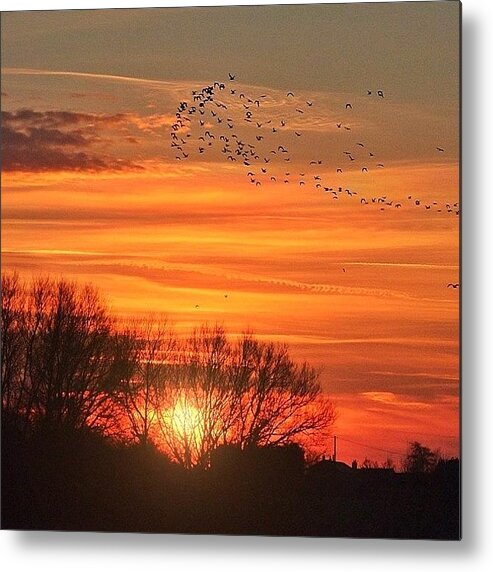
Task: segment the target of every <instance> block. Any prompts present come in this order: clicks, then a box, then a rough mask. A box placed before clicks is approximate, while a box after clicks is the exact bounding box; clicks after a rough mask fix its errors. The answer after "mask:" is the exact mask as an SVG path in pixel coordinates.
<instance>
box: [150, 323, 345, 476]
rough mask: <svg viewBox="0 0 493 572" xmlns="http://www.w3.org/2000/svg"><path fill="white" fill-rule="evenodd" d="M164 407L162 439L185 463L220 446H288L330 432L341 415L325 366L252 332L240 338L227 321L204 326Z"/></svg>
mask: <svg viewBox="0 0 493 572" xmlns="http://www.w3.org/2000/svg"><path fill="white" fill-rule="evenodd" d="M180 355H181V364H180V367H179V368H178V370H177V371H178V375H175V377H174V381H173V382H172V383H169V384H168V385H167V386H166V389H165V393H166V396H165V398H164V400H163V403H168V404H171V406H169V405H168V406H167V407H160V408H159V409H158V412H159V413H158V419H159V424H160V428H161V433H162V438H163V440H164V441H165V442H166V443H167V448H168V449H169V451H170V454H171V456H172V457H173V458H174V459H175V460H177V461H178V462H180V463H182V464H184V465H185V466H191V465H193V464H203V465H207V464H208V462H209V455H210V452H211V451H212V450H214V449H215V448H216V447H217V446H219V445H225V444H235V445H239V446H240V448H246V447H249V446H266V445H282V444H287V443H291V442H295V441H296V440H297V439H299V438H301V437H303V439H306V438H309V437H310V436H314V435H316V434H321V433H323V432H324V431H325V432H327V431H328V430H329V429H330V426H331V425H332V423H333V421H334V410H333V408H332V405H331V404H330V403H329V402H328V400H327V399H325V398H324V396H323V395H322V392H321V388H320V385H319V384H318V373H317V372H316V371H315V370H314V369H313V368H310V367H309V366H308V365H307V364H302V365H298V364H296V363H295V362H293V361H292V360H291V359H290V358H289V355H288V351H287V348H286V347H285V346H280V345H276V344H269V343H264V342H260V341H258V340H256V339H254V338H253V336H251V335H244V336H242V337H241V338H240V339H239V340H238V341H237V342H236V343H233V342H231V341H230V340H228V338H227V336H226V334H225V332H224V330H223V329H222V328H221V327H218V326H216V327H214V328H208V327H205V326H204V327H202V328H200V329H198V330H196V331H195V332H194V333H193V335H192V336H191V338H190V339H189V340H187V341H186V343H185V345H184V346H183V348H182V349H181V350H180Z"/></svg>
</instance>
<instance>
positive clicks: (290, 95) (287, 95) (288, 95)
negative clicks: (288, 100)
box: [286, 91, 294, 97]
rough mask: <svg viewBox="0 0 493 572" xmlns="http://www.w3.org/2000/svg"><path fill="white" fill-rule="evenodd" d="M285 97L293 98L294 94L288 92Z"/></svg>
mask: <svg viewBox="0 0 493 572" xmlns="http://www.w3.org/2000/svg"><path fill="white" fill-rule="evenodd" d="M286 97H294V93H293V92H292V91H288V93H287V94H286Z"/></svg>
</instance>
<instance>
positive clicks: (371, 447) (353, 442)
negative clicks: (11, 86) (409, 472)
mask: <svg viewBox="0 0 493 572" xmlns="http://www.w3.org/2000/svg"><path fill="white" fill-rule="evenodd" d="M337 438H338V439H341V440H342V441H346V442H348V443H352V444H353V445H359V446H360V447H364V448H365V449H375V450H376V451H381V452H383V453H389V454H391V455H397V456H398V457H405V456H406V455H405V454H403V453H398V452H397V451H390V450H389V449H382V448H380V447H375V446H373V445H366V444H365V443H358V441H353V440H352V439H346V438H345V437H340V436H339V435H337Z"/></svg>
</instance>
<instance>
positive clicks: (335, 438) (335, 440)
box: [332, 435, 337, 463]
mask: <svg viewBox="0 0 493 572" xmlns="http://www.w3.org/2000/svg"><path fill="white" fill-rule="evenodd" d="M332 459H333V460H334V463H335V462H336V460H337V437H336V436H335V435H334V455H333V456H332Z"/></svg>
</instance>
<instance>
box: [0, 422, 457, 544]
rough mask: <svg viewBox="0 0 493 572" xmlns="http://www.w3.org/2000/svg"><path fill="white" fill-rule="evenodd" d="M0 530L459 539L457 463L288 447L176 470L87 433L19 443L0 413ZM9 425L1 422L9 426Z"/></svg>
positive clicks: (222, 451) (218, 456)
mask: <svg viewBox="0 0 493 572" xmlns="http://www.w3.org/2000/svg"><path fill="white" fill-rule="evenodd" d="M3 421H4V423H3V431H2V527H3V528H13V529H24V530H25V529H28V530H31V529H33V530H87V531H127V532H168V533H204V534H264V535H293V536H298V535H300V536H303V535H306V536H340V537H388V538H431V539H458V538H459V536H460V530H459V463H458V461H456V460H455V461H441V462H439V463H438V465H437V466H436V467H435V469H434V471H433V472H429V473H394V472H393V471H392V470H382V469H351V468H349V467H347V466H345V465H343V464H342V463H341V464H340V463H333V462H332V461H322V462H320V463H318V464H315V465H312V466H311V467H308V468H307V467H306V466H305V464H304V460H303V452H302V450H301V448H299V447H298V446H296V445H287V446H283V447H263V448H257V447H254V448H247V449H244V450H240V449H239V448H237V447H235V446H231V445H227V446H223V447H219V448H218V449H217V450H216V451H215V452H214V454H213V455H212V456H211V466H210V467H209V468H208V469H202V468H195V469H185V468H183V467H182V466H179V465H178V464H176V463H171V462H170V461H169V460H168V459H167V458H166V457H165V456H164V455H163V454H161V453H159V452H158V451H156V450H155V449H153V448H152V447H150V446H146V447H143V446H141V445H138V446H131V447H128V446H127V447H124V446H116V445H113V444H111V443H110V442H109V441H108V440H107V439H105V438H102V437H101V436H99V435H96V434H93V433H91V432H89V431H77V432H71V433H56V434H53V433H52V434H42V433H39V434H35V435H32V437H31V438H30V439H29V440H26V439H25V437H24V436H23V435H22V434H21V433H17V432H16V431H15V429H14V424H13V423H8V422H7V420H5V419H4V420H3ZM9 425H10V426H9Z"/></svg>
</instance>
